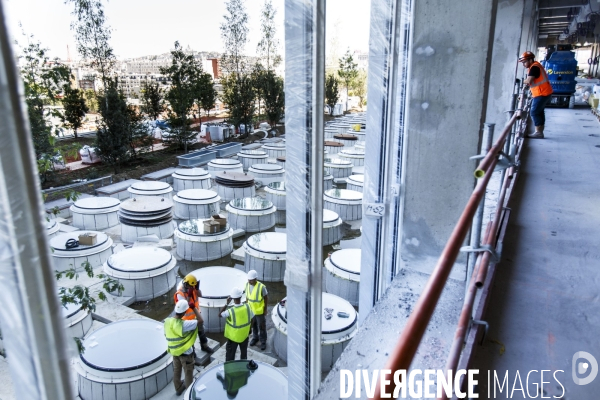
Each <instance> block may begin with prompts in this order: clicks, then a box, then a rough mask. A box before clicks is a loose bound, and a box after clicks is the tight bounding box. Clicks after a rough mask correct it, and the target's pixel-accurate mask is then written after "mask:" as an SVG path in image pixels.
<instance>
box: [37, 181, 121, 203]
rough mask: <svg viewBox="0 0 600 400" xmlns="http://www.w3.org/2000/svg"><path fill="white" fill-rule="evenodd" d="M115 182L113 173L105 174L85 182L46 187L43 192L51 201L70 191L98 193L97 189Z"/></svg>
mask: <svg viewBox="0 0 600 400" xmlns="http://www.w3.org/2000/svg"><path fill="white" fill-rule="evenodd" d="M112 183H113V177H112V175H109V176H103V177H102V178H96V179H90V180H87V181H83V182H76V183H72V184H70V185H65V186H59V187H56V188H50V189H44V190H42V194H43V196H44V201H45V202H49V201H53V200H58V199H61V198H64V197H65V194H67V193H69V192H73V191H75V192H77V193H87V194H92V195H95V194H96V189H98V188H100V187H103V186H107V185H110V184H112Z"/></svg>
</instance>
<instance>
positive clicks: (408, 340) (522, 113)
mask: <svg viewBox="0 0 600 400" xmlns="http://www.w3.org/2000/svg"><path fill="white" fill-rule="evenodd" d="M527 93H528V90H527V89H523V90H521V91H520V100H519V105H518V108H517V109H516V110H511V113H512V116H511V118H510V120H509V121H508V123H507V124H506V126H505V127H504V129H503V130H502V133H501V134H500V136H499V137H498V139H497V140H496V142H495V143H494V145H493V146H492V148H491V149H490V150H489V151H488V152H487V154H486V155H485V157H484V158H483V159H482V160H481V162H480V163H479V165H478V167H477V169H476V170H475V177H476V178H477V184H476V186H475V189H474V190H473V193H472V194H471V197H470V198H469V200H468V202H467V204H466V206H465V209H464V210H463V212H462V214H461V216H460V218H459V220H458V223H457V224H456V226H455V227H454V230H453V231H452V234H451V235H450V239H448V242H447V243H446V246H445V247H444V250H443V251H442V254H441V256H440V258H439V259H438V262H437V264H436V266H435V269H434V270H433V273H432V274H431V276H430V278H429V280H428V281H427V284H426V286H425V288H424V290H423V292H422V293H421V295H420V296H419V300H418V301H417V303H416V305H415V308H414V310H413V312H412V313H411V315H410V317H409V319H408V321H407V323H406V326H405V328H404V329H403V331H402V333H401V334H400V338H399V339H398V343H397V344H396V346H395V348H394V350H393V351H392V353H391V355H390V357H389V359H388V361H387V363H386V366H385V367H384V370H386V371H391V372H390V373H387V374H386V375H384V376H385V379H387V381H388V382H390V386H389V387H386V388H382V387H381V386H380V382H381V381H383V379H381V380H379V381H378V383H377V389H376V391H375V397H374V399H376V400H379V399H382V398H385V397H382V396H381V395H382V394H383V393H384V391H383V390H382V389H385V393H387V394H389V393H393V392H394V389H395V386H394V385H395V383H394V379H393V374H394V371H397V370H406V371H408V369H409V367H410V365H411V363H412V361H413V358H414V356H415V354H416V352H417V349H418V347H419V344H420V343H421V340H422V339H423V336H424V334H425V331H426V329H427V325H428V324H429V321H430V320H431V317H432V315H433V312H434V311H435V308H436V306H437V303H438V301H439V299H440V296H441V294H442V291H443V289H444V286H445V285H446V282H447V281H448V277H449V275H450V272H451V270H452V267H453V266H454V263H455V262H456V259H457V257H458V254H459V252H460V250H461V247H462V245H463V242H464V240H465V237H466V235H467V233H468V232H469V229H470V228H471V224H472V221H473V218H474V216H475V213H476V211H477V208H478V206H479V203H480V202H481V201H482V200H483V199H484V197H485V194H486V188H487V185H488V183H489V181H490V179H491V177H492V173H493V172H494V169H495V167H496V165H498V163H499V160H500V157H503V158H502V163H505V165H506V166H507V169H508V173H503V178H502V187H501V190H500V193H499V198H498V203H497V207H496V212H495V216H494V219H493V221H491V222H490V224H489V225H488V227H487V229H486V234H485V242H484V244H483V246H482V247H481V249H477V250H479V254H478V257H477V261H476V264H475V268H474V269H473V274H472V278H471V280H470V281H469V283H468V289H467V295H466V296H465V301H464V305H463V309H462V311H461V315H460V318H459V323H458V326H457V330H456V333H455V338H454V341H453V343H452V346H451V350H450V355H449V357H448V361H447V363H446V369H447V370H451V371H454V369H456V366H457V365H458V361H459V359H460V354H461V350H462V348H463V344H464V340H465V336H466V334H467V332H468V328H469V323H470V321H471V319H472V318H471V315H472V310H473V304H474V302H475V297H476V293H477V289H479V288H481V287H482V286H483V282H484V281H485V277H486V275H487V271H488V266H489V263H490V260H491V256H492V254H494V255H495V250H494V247H495V246H494V244H495V241H496V236H497V232H498V228H499V225H500V221H501V217H502V211H503V209H504V200H505V198H506V191H507V188H508V186H509V182H510V180H511V179H512V174H513V172H514V167H515V165H516V164H515V163H514V160H515V159H514V158H513V157H510V156H509V154H508V153H507V151H508V152H509V153H513V154H514V155H515V156H516V154H517V151H516V147H515V145H516V143H517V142H519V137H521V136H522V135H523V133H524V130H525V129H526V125H527V112H528V110H529V105H528V102H527ZM513 104H514V103H513ZM517 121H520V123H519V124H518V127H516V129H515V125H516V122H517ZM511 148H512V151H511ZM506 163H508V164H506ZM382 378H383V377H382ZM441 399H447V397H446V396H442V397H441Z"/></svg>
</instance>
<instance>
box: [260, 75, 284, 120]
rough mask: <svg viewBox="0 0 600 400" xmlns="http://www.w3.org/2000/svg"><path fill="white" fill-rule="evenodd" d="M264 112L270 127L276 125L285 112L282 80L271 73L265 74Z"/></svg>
mask: <svg viewBox="0 0 600 400" xmlns="http://www.w3.org/2000/svg"><path fill="white" fill-rule="evenodd" d="M264 87H265V90H264V98H265V112H266V114H267V119H268V120H269V124H270V125H271V126H273V127H274V126H275V125H277V123H278V122H279V120H280V119H281V118H282V117H283V114H284V112H285V92H284V84H283V79H282V78H281V77H279V76H277V75H275V74H274V73H273V72H271V71H269V72H267V73H266V74H265V86H264Z"/></svg>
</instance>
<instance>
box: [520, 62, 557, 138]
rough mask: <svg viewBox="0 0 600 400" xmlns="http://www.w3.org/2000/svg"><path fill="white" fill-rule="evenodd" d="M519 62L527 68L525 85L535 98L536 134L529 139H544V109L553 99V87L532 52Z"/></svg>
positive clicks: (533, 112) (533, 114)
mask: <svg viewBox="0 0 600 400" xmlns="http://www.w3.org/2000/svg"><path fill="white" fill-rule="evenodd" d="M519 62H521V63H523V66H524V67H525V68H527V78H525V85H528V86H529V88H530V89H531V95H532V96H533V100H532V102H531V112H530V113H531V119H533V124H534V125H535V132H534V133H530V134H528V135H527V137H528V138H531V139H543V138H544V125H545V123H546V115H545V114H544V109H545V108H546V104H548V103H549V102H550V99H551V98H552V93H553V91H552V85H551V84H550V81H549V80H548V74H547V73H546V70H545V69H544V67H542V64H540V63H539V62H537V61H535V55H534V54H533V53H532V52H530V51H526V52H525V53H523V54H521V58H519Z"/></svg>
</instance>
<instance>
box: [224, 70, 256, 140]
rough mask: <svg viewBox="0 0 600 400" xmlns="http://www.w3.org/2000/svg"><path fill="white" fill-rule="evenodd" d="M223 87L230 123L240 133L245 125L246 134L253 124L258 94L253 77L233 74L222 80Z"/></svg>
mask: <svg viewBox="0 0 600 400" xmlns="http://www.w3.org/2000/svg"><path fill="white" fill-rule="evenodd" d="M221 84H222V85H223V98H222V100H223V103H225V104H226V105H227V107H228V108H229V121H230V122H231V123H232V124H233V125H235V127H236V128H237V129H238V131H239V127H240V125H244V127H245V132H248V126H249V125H251V124H252V117H253V116H254V111H255V99H256V94H255V90H254V85H253V82H252V79H251V77H249V76H247V75H242V76H240V77H238V76H237V74H236V73H231V74H229V75H228V76H226V77H225V78H223V79H221Z"/></svg>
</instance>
